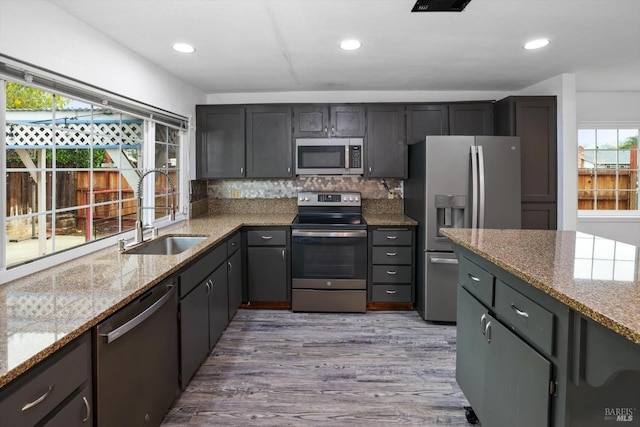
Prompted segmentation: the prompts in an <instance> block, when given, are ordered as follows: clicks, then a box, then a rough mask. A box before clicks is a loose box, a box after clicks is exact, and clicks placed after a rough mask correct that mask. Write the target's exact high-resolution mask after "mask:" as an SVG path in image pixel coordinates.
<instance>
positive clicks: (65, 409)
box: [0, 333, 93, 427]
mask: <svg viewBox="0 0 640 427" xmlns="http://www.w3.org/2000/svg"><path fill="white" fill-rule="evenodd" d="M92 396H93V394H92V378H91V335H90V333H86V334H84V335H82V336H80V337H79V338H77V339H76V340H74V341H73V342H71V343H69V344H67V345H65V346H64V347H63V348H62V349H61V350H59V351H57V352H56V353H55V354H53V355H52V356H50V357H49V358H47V359H46V360H44V361H42V362H40V363H38V364H37V365H35V366H34V367H33V368H31V369H30V370H29V372H27V373H26V374H24V375H22V376H20V377H19V378H17V379H15V380H14V381H12V382H11V383H9V384H7V385H6V386H4V387H2V391H1V392H0V415H1V417H2V421H1V423H2V425H6V426H33V425H50V426H65V427H66V426H91V425H93V398H92Z"/></svg>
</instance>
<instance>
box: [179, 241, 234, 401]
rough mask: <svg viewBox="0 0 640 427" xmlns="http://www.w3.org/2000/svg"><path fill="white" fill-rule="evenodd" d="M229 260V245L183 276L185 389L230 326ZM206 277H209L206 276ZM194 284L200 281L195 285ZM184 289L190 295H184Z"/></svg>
mask: <svg viewBox="0 0 640 427" xmlns="http://www.w3.org/2000/svg"><path fill="white" fill-rule="evenodd" d="M226 259H227V246H226V244H221V245H218V246H217V247H216V248H214V249H213V250H211V251H210V252H209V253H207V254H205V255H204V256H203V257H201V258H200V259H199V260H197V261H196V262H195V263H194V264H192V265H191V266H190V267H189V268H188V269H187V270H185V271H184V272H183V273H182V274H181V275H180V288H181V299H180V355H181V357H180V383H181V386H182V388H183V389H184V388H185V387H186V386H187V384H188V383H189V380H190V379H191V377H193V374H195V372H196V371H197V369H198V367H199V366H200V364H201V363H202V361H203V360H204V358H205V357H206V355H207V354H208V353H209V351H210V350H211V349H212V348H213V347H214V345H215V344H216V342H217V341H218V339H219V338H220V336H221V335H222V332H223V331H224V329H225V328H226V327H227V325H228V323H229V311H228V310H229V309H228V307H229V292H228V286H227V263H226ZM212 269H213V270H212ZM207 273H209V274H207ZM203 274H206V276H205V277H202V276H203ZM194 281H198V283H197V284H196V285H195V286H193V285H192V283H193V282H194ZM182 289H185V290H186V291H187V292H188V293H186V294H184V293H183V292H182Z"/></svg>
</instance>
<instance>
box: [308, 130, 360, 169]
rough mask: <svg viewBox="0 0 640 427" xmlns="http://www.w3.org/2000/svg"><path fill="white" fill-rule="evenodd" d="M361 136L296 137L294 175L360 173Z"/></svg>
mask: <svg viewBox="0 0 640 427" xmlns="http://www.w3.org/2000/svg"><path fill="white" fill-rule="evenodd" d="M362 143H363V139H362V138H298V139H296V153H295V154H296V175H362V174H363V173H364V168H363V165H362V156H363V153H362V145H363V144H362Z"/></svg>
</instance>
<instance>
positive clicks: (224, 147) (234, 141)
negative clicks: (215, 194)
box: [196, 105, 245, 178]
mask: <svg viewBox="0 0 640 427" xmlns="http://www.w3.org/2000/svg"><path fill="white" fill-rule="evenodd" d="M244 167H245V114H244V107H233V106H213V105H198V106H196V178H242V177H243V176H244V173H245V171H244Z"/></svg>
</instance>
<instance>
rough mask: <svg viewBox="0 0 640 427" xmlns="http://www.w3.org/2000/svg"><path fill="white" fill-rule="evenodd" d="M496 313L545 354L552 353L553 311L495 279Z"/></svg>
mask: <svg viewBox="0 0 640 427" xmlns="http://www.w3.org/2000/svg"><path fill="white" fill-rule="evenodd" d="M495 308H496V314H497V316H498V317H500V319H501V320H502V321H503V322H505V323H507V324H508V325H510V326H512V327H513V328H514V329H515V330H517V331H519V332H520V333H521V335H523V336H524V337H525V338H526V339H528V340H530V341H531V342H532V343H534V344H536V345H537V346H538V347H540V349H541V350H542V351H544V352H546V353H547V354H553V313H551V312H550V311H548V310H546V309H545V308H543V307H542V306H540V305H538V304H537V303H535V302H533V301H532V300H530V299H529V298H527V297H526V296H524V295H522V294H521V293H520V292H518V291H516V290H515V289H513V288H511V287H510V286H508V285H507V284H505V283H503V282H502V281H500V280H497V281H496V305H495Z"/></svg>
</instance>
